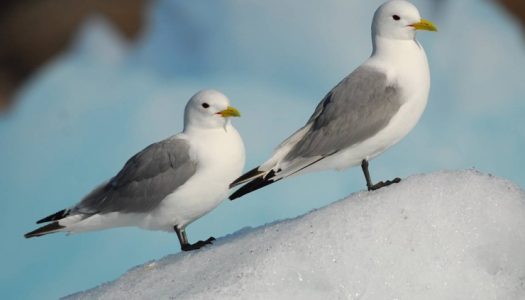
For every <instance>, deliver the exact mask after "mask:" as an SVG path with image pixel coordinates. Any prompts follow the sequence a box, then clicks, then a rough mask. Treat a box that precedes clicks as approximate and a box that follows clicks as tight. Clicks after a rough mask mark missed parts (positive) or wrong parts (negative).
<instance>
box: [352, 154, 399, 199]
mask: <svg viewBox="0 0 525 300" xmlns="http://www.w3.org/2000/svg"><path fill="white" fill-rule="evenodd" d="M361 169H363V173H364V174H365V179H366V187H367V188H368V190H369V191H375V190H378V189H380V188H382V187H385V186H389V185H391V184H393V183H399V182H400V181H401V178H399V177H396V178H394V179H393V180H387V181H385V182H383V181H380V182H378V183H376V184H372V179H371V178H370V172H369V171H368V161H367V160H366V159H363V161H362V162H361Z"/></svg>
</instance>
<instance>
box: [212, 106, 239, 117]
mask: <svg viewBox="0 0 525 300" xmlns="http://www.w3.org/2000/svg"><path fill="white" fill-rule="evenodd" d="M217 114H219V115H221V116H222V117H224V118H228V117H240V116H241V113H240V112H239V111H238V110H237V109H236V108H235V107H233V106H228V107H227V108H226V109H225V110H223V111H220V112H218V113H217Z"/></svg>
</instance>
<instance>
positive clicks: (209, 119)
mask: <svg viewBox="0 0 525 300" xmlns="http://www.w3.org/2000/svg"><path fill="white" fill-rule="evenodd" d="M240 116H241V114H240V113H239V111H238V110H237V109H236V108H235V107H232V106H230V101H229V100H228V97H226V96H225V95H224V94H223V93H221V92H219V91H216V90H202V91H200V92H198V93H196V94H195V95H193V97H191V99H190V101H188V104H186V109H185V110H184V128H187V127H188V126H192V127H198V128H204V129H213V128H223V127H225V126H226V125H227V124H228V122H229V120H228V119H229V118H230V117H240Z"/></svg>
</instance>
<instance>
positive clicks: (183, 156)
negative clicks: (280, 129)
mask: <svg viewBox="0 0 525 300" xmlns="http://www.w3.org/2000/svg"><path fill="white" fill-rule="evenodd" d="M238 116H240V113H239V111H238V110H237V109H235V108H234V107H231V106H229V100H228V98H227V97H226V96H225V95H223V94H222V93H220V92H218V91H214V90H204V91H200V92H198V93H197V94H195V95H194V96H193V97H191V99H190V100H189V102H188V103H187V104H186V108H185V111H184V129H183V131H182V132H181V133H179V134H176V135H174V136H172V137H169V138H167V139H165V140H163V141H160V142H158V143H154V144H152V145H150V146H148V147H146V148H145V149H144V150H142V151H140V152H139V153H137V154H136V155H135V156H133V157H132V158H130V159H129V160H128V161H127V162H126V164H125V165H124V167H123V168H122V170H120V172H119V173H118V174H117V175H116V176H115V177H113V178H111V179H110V180H109V181H107V182H105V183H103V184H102V185H100V186H99V187H97V188H95V189H94V190H93V191H92V192H91V193H89V194H88V195H87V196H85V198H84V199H82V201H80V202H79V203H78V204H76V205H75V206H73V207H71V208H67V209H64V210H61V211H59V212H57V213H55V214H52V215H50V216H48V217H46V218H43V219H42V220H40V221H38V222H37V223H46V222H48V224H47V225H45V226H43V227H40V228H38V229H36V230H34V231H32V232H29V233H27V234H26V235H25V237H26V238H30V237H35V236H41V235H44V234H48V233H55V232H71V233H77V232H85V231H92V230H100V229H106V228H112V227H121V226H138V227H140V228H144V229H150V230H164V231H175V232H176V233H177V236H178V238H179V242H180V244H181V249H182V250H184V251H188V250H194V249H199V248H200V247H202V246H204V245H206V244H209V243H211V242H212V241H213V240H214V238H212V237H210V238H209V239H208V240H206V241H199V242H197V243H194V244H190V243H189V242H188V238H187V236H186V232H185V228H186V226H188V224H190V223H191V222H193V221H195V220H196V219H198V218H199V217H201V216H203V215H204V214H206V213H207V212H209V211H211V210H212V209H214V208H215V207H216V206H217V205H219V203H220V202H221V201H222V200H223V199H225V198H226V196H227V194H228V185H229V183H230V182H231V181H232V180H234V179H235V178H237V177H238V176H239V175H240V174H241V172H242V169H243V167H244V160H245V153H244V144H243V142H242V139H241V136H240V135H239V133H238V132H237V130H236V129H235V128H234V127H233V126H232V125H231V122H230V120H229V117H238Z"/></svg>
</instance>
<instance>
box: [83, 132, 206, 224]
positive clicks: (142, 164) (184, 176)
mask: <svg viewBox="0 0 525 300" xmlns="http://www.w3.org/2000/svg"><path fill="white" fill-rule="evenodd" d="M196 170H197V163H196V162H195V161H193V160H192V159H191V158H190V155H189V144H188V142H187V141H185V140H183V139H179V138H176V137H172V138H169V139H166V140H163V141H161V142H158V143H155V144H152V145H150V146H148V147H146V148H145V149H144V150H142V151H141V152H139V153H137V154H136V155H135V156H133V157H132V158H130V159H129V160H128V161H127V162H126V164H125V165H124V167H123V168H122V170H121V171H120V172H119V173H118V174H117V175H116V176H115V177H113V178H112V179H111V180H109V181H108V182H107V183H105V184H103V185H101V186H99V187H98V188H96V189H95V190H93V191H92V192H91V193H90V194H88V195H87V196H86V197H85V198H84V199H83V200H82V201H81V202H80V203H79V204H77V206H75V207H74V208H73V213H75V212H76V213H83V214H96V213H101V214H104V213H109V212H123V213H141V212H148V211H151V210H152V209H154V208H156V207H157V206H158V205H159V203H160V202H161V201H162V200H163V199H164V198H165V197H166V196H167V195H169V194H171V193H172V192H173V191H175V190H176V189H177V188H179V187H180V186H181V185H183V184H184V183H185V182H186V181H187V180H188V179H189V178H190V177H191V176H193V174H195V171H196Z"/></svg>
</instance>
